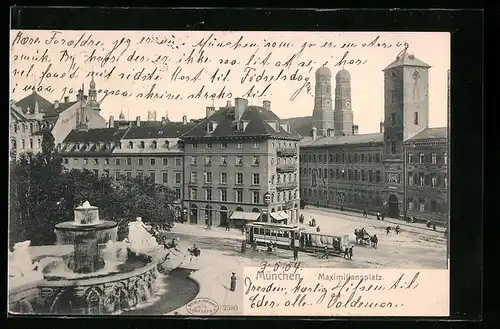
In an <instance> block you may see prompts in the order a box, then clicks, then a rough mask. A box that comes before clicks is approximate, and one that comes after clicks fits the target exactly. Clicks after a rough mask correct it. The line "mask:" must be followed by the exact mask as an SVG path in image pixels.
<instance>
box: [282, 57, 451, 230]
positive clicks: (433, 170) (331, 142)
mask: <svg viewBox="0 0 500 329" xmlns="http://www.w3.org/2000/svg"><path fill="white" fill-rule="evenodd" d="M429 69H430V66H429V65H428V64H426V63H424V62H423V61H421V60H419V59H418V58H416V57H415V56H414V55H413V54H409V53H407V52H406V50H405V51H403V52H401V53H400V54H399V55H398V56H397V58H396V60H395V61H394V62H392V63H391V64H390V65H388V66H387V67H386V68H385V69H384V70H383V74H384V121H383V122H381V123H380V131H379V132H378V133H371V134H358V129H359V127H358V126H357V125H356V124H354V120H353V119H354V118H353V106H352V104H351V88H350V82H351V75H350V74H349V72H347V71H346V70H344V69H342V70H340V71H339V72H338V73H337V74H336V77H335V79H336V84H335V92H334V95H335V102H334V104H335V108H334V123H333V129H332V128H328V129H326V128H325V129H318V127H323V128H324V127H327V126H328V127H331V124H330V123H329V122H326V123H318V120H317V119H315V118H317V117H318V115H317V114H316V112H318V111H317V106H318V104H317V103H315V109H314V111H313V116H312V117H301V118H291V119H287V121H288V122H290V123H291V124H292V128H293V129H294V130H296V131H298V132H299V133H301V134H303V135H304V136H307V137H306V138H304V139H303V141H302V142H301V145H300V153H301V156H300V168H301V180H300V190H301V194H302V197H303V198H304V200H305V201H306V202H308V203H311V204H316V205H318V206H327V207H335V208H344V209H346V210H347V209H351V210H356V211H363V210H367V211H370V212H381V213H385V214H386V215H387V216H389V217H395V218H398V217H401V216H404V214H405V213H406V214H410V213H411V214H413V215H412V216H415V217H416V218H422V219H424V218H428V219H430V220H433V221H438V222H439V221H444V220H445V218H447V213H448V210H447V202H445V201H444V200H447V192H446V189H447V188H448V185H447V178H446V180H445V179H444V177H447V165H444V164H443V163H440V162H432V161H435V159H436V157H437V158H439V157H443V154H444V152H445V151H444V150H445V149H446V148H447V147H448V139H447V134H446V133H444V134H443V133H442V132H443V131H446V128H429V98H428V94H429ZM331 76H332V75H331V73H330V72H329V69H327V68H324V67H323V68H320V69H318V71H317V72H316V88H315V91H316V93H317V94H318V93H320V95H319V96H318V95H316V97H315V99H316V100H317V99H323V98H325V93H326V95H327V98H328V95H330V92H329V91H328V88H325V87H324V86H325V85H326V86H328V85H329V82H328V81H327V80H328V77H331ZM435 129H437V130H435ZM438 132H441V133H438ZM410 147H411V148H414V150H413V151H409V150H410ZM415 152H417V153H418V154H420V153H424V154H429V155H428V156H430V157H431V158H429V159H431V160H429V161H430V162H428V161H427V160H426V161H427V162H424V163H422V165H423V166H424V167H419V166H417V167H415V166H414V164H411V165H409V163H408V160H407V159H408V156H409V155H408V154H413V153H415ZM407 153H408V154H407ZM439 154H440V155H439ZM433 159H434V160H433ZM436 161H437V160H436ZM438 171H439V174H438V173H437V172H438ZM410 172H411V173H410ZM414 172H418V175H419V176H418V177H420V175H421V173H422V174H423V177H424V178H423V184H424V185H422V186H418V188H417V186H415V184H413V182H414V181H413V180H412V181H411V182H412V184H413V185H411V186H409V185H408V175H409V176H412V175H414V174H413V173H414ZM412 177H414V176H412ZM425 177H427V178H425ZM437 177H442V178H437ZM419 179H420V178H419ZM436 180H439V181H436ZM427 183H428V184H427ZM419 184H420V183H419ZM419 184H417V185H419ZM445 184H446V185H445ZM424 187H429V188H431V189H430V190H425V189H424ZM427 192H429V196H428V197H425V198H424V199H422V195H424V194H425V193H427ZM408 198H410V199H408ZM414 200H420V201H422V200H423V204H424V205H423V206H422V208H420V203H418V205H417V208H415V205H416V204H415V201H414ZM409 201H411V202H412V203H411V207H412V209H411V210H410V209H408V207H409V205H408V202H409ZM415 209H422V211H420V210H418V213H416V212H415ZM431 209H432V210H431ZM444 209H446V210H445V211H444Z"/></svg>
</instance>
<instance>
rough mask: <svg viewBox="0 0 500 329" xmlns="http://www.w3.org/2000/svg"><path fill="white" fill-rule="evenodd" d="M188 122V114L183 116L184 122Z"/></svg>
mask: <svg viewBox="0 0 500 329" xmlns="http://www.w3.org/2000/svg"><path fill="white" fill-rule="evenodd" d="M187 123H188V117H187V116H186V115H183V116H182V124H184V125H185V124H187Z"/></svg>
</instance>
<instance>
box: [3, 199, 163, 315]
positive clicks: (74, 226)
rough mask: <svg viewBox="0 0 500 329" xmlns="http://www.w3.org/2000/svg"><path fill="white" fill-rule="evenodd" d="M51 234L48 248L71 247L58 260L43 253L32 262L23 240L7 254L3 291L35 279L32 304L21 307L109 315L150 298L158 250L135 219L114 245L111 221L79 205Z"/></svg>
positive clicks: (153, 291) (155, 286)
mask: <svg viewBox="0 0 500 329" xmlns="http://www.w3.org/2000/svg"><path fill="white" fill-rule="evenodd" d="M55 233H56V236H57V245H56V246H52V247H53V248H54V250H56V249H60V248H62V247H68V245H69V246H71V245H72V246H73V248H72V249H73V250H72V251H71V252H69V253H67V254H65V255H63V256H59V257H57V256H48V255H47V256H45V257H42V258H40V259H38V262H35V264H33V262H32V260H31V258H30V257H29V255H28V253H27V247H26V246H29V241H28V242H25V243H21V244H18V245H17V246H18V247H17V249H16V247H15V250H14V252H13V253H12V254H11V255H9V256H10V257H9V258H10V259H9V260H10V261H9V266H10V271H9V288H10V286H12V284H13V283H15V282H17V281H22V280H23V277H24V278H28V277H30V278H33V281H34V282H35V281H36V287H37V289H38V295H37V297H36V301H35V302H34V303H35V304H36V306H32V305H30V307H28V308H27V307H26V306H25V307H24V309H36V313H53V314H109V313H115V312H119V311H123V310H129V309H131V308H135V307H137V306H139V305H140V304H144V303H150V302H151V300H152V299H154V295H155V294H156V293H157V292H158V290H159V285H158V283H159V280H160V277H161V275H160V273H159V272H158V269H157V260H156V259H158V256H156V254H157V253H161V251H163V247H160V246H159V245H158V243H157V242H156V240H155V239H154V238H153V237H152V236H151V234H149V233H148V232H147V230H146V228H145V224H144V223H143V222H142V220H141V219H140V218H138V219H137V220H136V221H135V222H131V223H129V237H128V238H126V239H125V240H124V241H116V236H117V235H116V233H117V223H116V222H112V221H105V220H101V219H99V209H98V208H97V207H94V206H91V205H90V203H88V202H85V203H84V204H83V205H81V206H79V207H77V208H76V209H75V211H74V221H69V222H63V223H59V224H57V225H56V227H55ZM58 247H59V248H58ZM16 251H17V253H16ZM23 251H24V253H23ZM16 280H17V281H16ZM11 295H12V294H11V293H9V296H11ZM9 298H10V297H9ZM10 302H11V301H10V300H9V304H10ZM18 304H19V303H18ZM21 308H22V307H21ZM14 311H15V310H14Z"/></svg>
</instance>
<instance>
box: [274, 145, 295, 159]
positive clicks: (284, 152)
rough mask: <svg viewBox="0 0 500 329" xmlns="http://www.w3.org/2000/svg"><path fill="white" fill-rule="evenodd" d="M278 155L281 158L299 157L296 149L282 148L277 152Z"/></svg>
mask: <svg viewBox="0 0 500 329" xmlns="http://www.w3.org/2000/svg"><path fill="white" fill-rule="evenodd" d="M276 154H277V155H278V156H280V157H294V156H296V155H297V149H296V148H291V147H290V148H280V149H278V150H277V151H276Z"/></svg>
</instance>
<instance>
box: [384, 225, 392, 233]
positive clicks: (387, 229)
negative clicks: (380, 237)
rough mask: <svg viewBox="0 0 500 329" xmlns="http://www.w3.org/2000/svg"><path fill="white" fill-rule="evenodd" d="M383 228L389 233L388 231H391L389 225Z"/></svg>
mask: <svg viewBox="0 0 500 329" xmlns="http://www.w3.org/2000/svg"><path fill="white" fill-rule="evenodd" d="M385 230H386V232H387V234H389V232H390V231H391V227H390V226H387V227H386V228H385Z"/></svg>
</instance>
